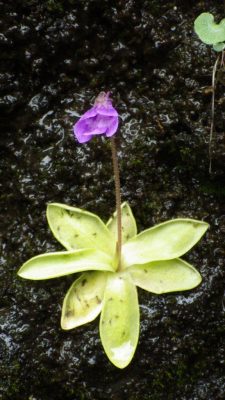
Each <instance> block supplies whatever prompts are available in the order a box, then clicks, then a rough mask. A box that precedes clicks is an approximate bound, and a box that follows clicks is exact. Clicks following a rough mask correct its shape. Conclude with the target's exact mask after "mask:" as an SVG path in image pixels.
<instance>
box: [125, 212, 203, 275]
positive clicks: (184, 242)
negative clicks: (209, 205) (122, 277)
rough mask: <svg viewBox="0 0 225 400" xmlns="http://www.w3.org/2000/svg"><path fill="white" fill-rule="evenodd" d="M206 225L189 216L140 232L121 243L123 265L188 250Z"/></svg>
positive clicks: (148, 260)
mask: <svg viewBox="0 0 225 400" xmlns="http://www.w3.org/2000/svg"><path fill="white" fill-rule="evenodd" d="M208 227H209V225H208V224H207V223H206V222H203V221H197V220H193V219H184V218H183V219H182V218H180V219H174V220H170V221H167V222H164V223H162V224H159V225H156V226H154V227H153V228H150V229H147V230H146V231H143V232H141V233H140V234H139V235H137V236H136V237H134V238H133V239H131V240H129V241H128V242H127V243H125V244H124V246H123V247H122V263H123V266H124V267H125V268H126V267H129V266H131V265H134V264H145V263H147V262H150V261H157V260H170V259H172V258H178V257H180V256H182V255H183V254H185V253H186V252H187V251H188V250H190V249H191V248H192V247H193V246H194V245H195V244H196V243H197V242H198V241H199V240H200V238H201V237H202V236H203V235H204V233H205V232H206V230H207V229H208Z"/></svg>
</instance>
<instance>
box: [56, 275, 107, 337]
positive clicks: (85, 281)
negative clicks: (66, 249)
mask: <svg viewBox="0 0 225 400" xmlns="http://www.w3.org/2000/svg"><path fill="white" fill-rule="evenodd" d="M107 276H108V274H107V272H99V271H92V272H85V273H84V274H82V275H81V276H80V277H79V278H78V279H77V280H76V281H75V282H74V283H73V284H72V286H71V287H70V288H69V290H68V292H67V294H66V296H65V299H64V301H63V308H62V317H61V327H62V329H65V330H67V329H73V328H76V327H77V326H80V325H83V324H86V323H88V322H90V321H93V320H94V319H95V318H96V317H97V316H98V315H99V314H100V312H101V309H102V299H103V295H104V290H105V285H106V280H107Z"/></svg>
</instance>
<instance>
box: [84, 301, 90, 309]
mask: <svg viewBox="0 0 225 400" xmlns="http://www.w3.org/2000/svg"><path fill="white" fill-rule="evenodd" d="M84 302H85V305H86V307H87V308H89V307H90V304H89V303H88V301H87V300H85V301H84Z"/></svg>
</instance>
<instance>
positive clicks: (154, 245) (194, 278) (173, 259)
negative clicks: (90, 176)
mask: <svg viewBox="0 0 225 400" xmlns="http://www.w3.org/2000/svg"><path fill="white" fill-rule="evenodd" d="M117 127H118V113H117V111H116V110H115V108H114V107H113V106H112V101H111V99H110V97H109V94H108V93H100V95H99V96H98V97H97V99H96V101H95V104H94V106H93V107H92V108H91V109H90V110H89V111H87V112H86V113H85V114H84V115H83V116H82V117H81V118H80V119H79V121H78V122H76V124H75V125H74V133H75V136H76V138H77V140H78V141H79V142H80V143H85V142H88V141H89V140H91V139H92V138H93V136H96V135H103V136H105V137H111V139H110V140H111V142H112V158H113V169H114V176H115V191H116V211H115V213H114V214H113V216H112V217H111V218H110V219H109V220H108V221H107V222H106V223H104V222H103V221H102V219H101V218H99V217H98V216H97V215H95V214H93V213H90V212H88V211H85V210H82V209H79V208H76V207H71V206H69V205H65V204H59V203H52V204H49V205H48V207H47V220H48V224H49V226H50V229H51V231H52V233H53V235H54V236H55V238H56V239H57V240H58V241H59V243H60V244H61V245H62V246H63V247H64V248H65V251H59V252H53V253H47V254H41V255H38V256H36V257H33V258H31V259H30V260H28V261H27V262H25V264H23V266H22V267H21V268H20V270H19V272H18V274H19V276H21V277H22V278H26V279H33V280H40V279H51V278H56V277H60V276H64V275H67V274H73V273H81V274H80V275H79V276H78V278H77V277H76V279H75V281H74V283H73V284H72V285H71V287H70V288H69V290H68V292H67V294H66V296H65V299H64V302H63V306H62V315H61V327H62V329H64V330H69V329H74V328H76V327H78V326H80V325H83V324H86V323H89V322H91V321H93V320H94V319H95V318H96V317H98V315H99V314H100V315H101V316H100V324H99V330H100V338H101V342H102V345H103V348H104V350H105V353H106V355H107V356H108V358H109V360H110V361H111V362H112V363H113V364H114V365H115V366H116V367H118V368H125V367H126V366H127V365H128V364H129V363H130V361H131V360H132V358H133V355H134V353H135V350H136V347H137V343H138V337H139V329H140V314H139V304H138V294H137V287H140V288H142V289H144V290H147V291H149V292H151V293H154V294H161V293H168V292H177V291H183V290H189V289H193V288H194V287H196V286H197V285H199V284H200V282H201V276H200V274H199V272H198V271H197V270H196V269H195V268H194V267H193V266H192V265H190V264H189V263H187V262H186V261H184V260H182V259H181V258H180V257H181V256H182V255H184V254H185V253H186V252H187V251H189V250H190V249H191V248H192V247H193V246H194V245H195V244H196V243H197V242H198V241H199V240H200V238H201V237H202V236H203V235H204V233H205V232H206V230H207V228H208V224H207V223H206V222H203V221H197V220H194V219H185V218H178V219H172V220H169V221H166V222H163V223H161V224H159V225H156V226H154V227H151V228H149V229H146V230H144V231H143V232H141V233H139V234H138V233H137V226H136V222H135V219H134V216H133V213H132V210H131V208H130V206H129V204H128V203H127V202H123V203H122V204H121V200H120V179H119V168H118V159H117V155H116V146H115V139H114V137H113V136H114V134H115V133H116V131H117Z"/></svg>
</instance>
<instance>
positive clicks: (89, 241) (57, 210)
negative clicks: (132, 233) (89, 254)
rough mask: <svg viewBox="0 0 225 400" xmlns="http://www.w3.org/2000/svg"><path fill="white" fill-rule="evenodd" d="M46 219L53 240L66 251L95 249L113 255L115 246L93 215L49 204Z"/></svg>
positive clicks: (72, 208)
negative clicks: (53, 237)
mask: <svg viewBox="0 0 225 400" xmlns="http://www.w3.org/2000/svg"><path fill="white" fill-rule="evenodd" d="M47 219H48V223H49V226H50V228H51V230H52V232H53V234H54V236H55V238H56V239H57V240H58V241H59V242H60V243H61V244H62V245H63V246H64V247H65V248H66V249H67V250H73V249H83V248H96V249H99V250H102V251H104V252H106V253H109V254H113V252H114V250H115V244H114V242H113V240H112V236H111V234H110V232H109V230H108V229H107V227H106V225H105V224H104V223H103V221H102V220H101V219H100V218H99V217H98V216H97V215H95V214H92V213H89V212H88V211H83V210H81V209H79V208H75V207H70V206H66V205H64V204H57V203H53V204H49V205H48V207H47Z"/></svg>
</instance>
